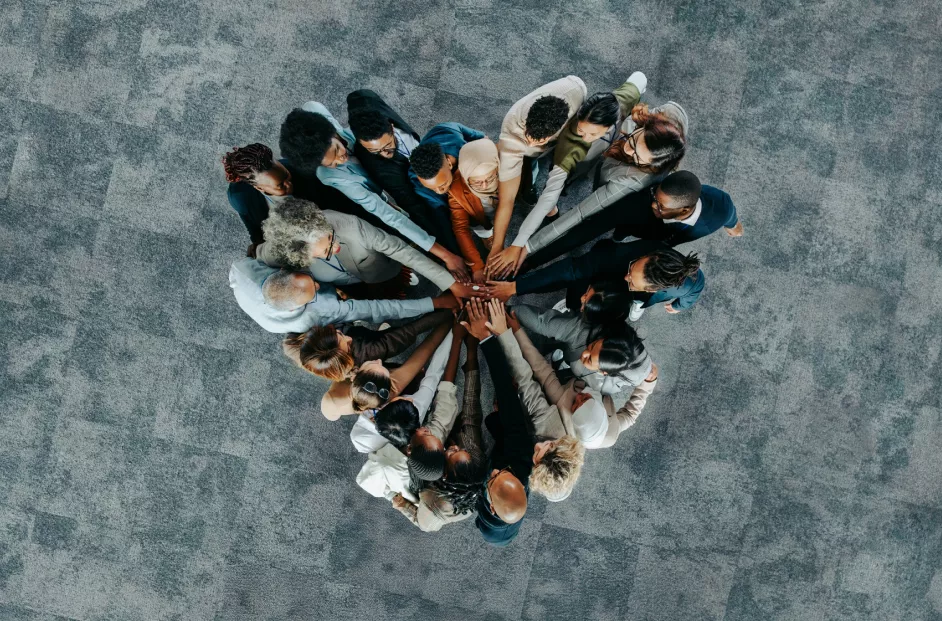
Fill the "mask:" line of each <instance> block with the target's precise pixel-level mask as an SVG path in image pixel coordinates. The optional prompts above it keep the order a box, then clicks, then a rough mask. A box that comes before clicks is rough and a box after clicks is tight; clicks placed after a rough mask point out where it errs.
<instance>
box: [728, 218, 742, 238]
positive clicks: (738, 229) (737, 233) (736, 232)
mask: <svg viewBox="0 0 942 621" xmlns="http://www.w3.org/2000/svg"><path fill="white" fill-rule="evenodd" d="M726 234H727V235H729V236H730V237H742V220H740V221H739V222H737V223H736V226H734V227H733V228H731V229H726Z"/></svg>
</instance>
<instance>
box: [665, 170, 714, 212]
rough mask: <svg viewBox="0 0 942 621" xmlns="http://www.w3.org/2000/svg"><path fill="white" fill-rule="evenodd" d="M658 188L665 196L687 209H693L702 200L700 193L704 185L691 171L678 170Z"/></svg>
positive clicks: (668, 176)
mask: <svg viewBox="0 0 942 621" xmlns="http://www.w3.org/2000/svg"><path fill="white" fill-rule="evenodd" d="M658 187H659V188H660V190H661V192H664V194H667V195H668V196H670V197H671V198H673V199H675V200H677V201H680V202H681V203H683V204H684V205H685V206H687V207H693V206H694V205H696V204H697V201H698V200H700V191H701V190H702V189H703V184H702V183H700V179H699V178H697V176H696V175H695V174H693V173H692V172H690V171H689V170H678V171H677V172H674V173H671V174H669V175H667V177H666V178H665V179H664V181H661V184H660V185H659V186H658Z"/></svg>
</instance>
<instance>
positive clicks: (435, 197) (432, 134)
mask: <svg viewBox="0 0 942 621" xmlns="http://www.w3.org/2000/svg"><path fill="white" fill-rule="evenodd" d="M484 137H485V136H484V132H479V131H478V130H476V129H471V128H470V127H465V126H464V125H462V124H461V123H439V124H438V125H436V126H435V127H433V128H432V129H430V130H429V131H428V133H427V134H425V136H423V138H422V141H421V142H420V143H419V144H420V145H421V144H428V143H435V144H438V145H439V146H441V148H442V152H443V153H444V154H445V155H450V156H452V157H453V158H456V159H457V158H458V151H461V147H463V146H464V145H466V144H468V143H469V142H471V141H473V140H480V139H481V138H484ZM409 178H410V179H412V183H413V185H415V193H416V194H418V195H419V196H421V197H422V198H423V199H425V201H426V202H427V203H428V204H429V205H431V206H432V207H441V208H444V209H447V208H448V195H447V194H436V193H435V192H433V191H431V190H429V189H428V188H427V187H425V186H424V185H422V183H421V182H420V181H419V178H418V176H417V175H416V174H415V172H413V170H412V169H411V168H410V169H409Z"/></svg>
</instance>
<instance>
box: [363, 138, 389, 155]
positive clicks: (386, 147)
mask: <svg viewBox="0 0 942 621" xmlns="http://www.w3.org/2000/svg"><path fill="white" fill-rule="evenodd" d="M367 151H369V152H370V153H372V154H373V155H380V154H381V153H385V154H388V155H392V154H393V153H395V152H396V136H395V134H393V139H392V142H391V143H389V144H386V145H383V146H381V147H380V148H378V149H367Z"/></svg>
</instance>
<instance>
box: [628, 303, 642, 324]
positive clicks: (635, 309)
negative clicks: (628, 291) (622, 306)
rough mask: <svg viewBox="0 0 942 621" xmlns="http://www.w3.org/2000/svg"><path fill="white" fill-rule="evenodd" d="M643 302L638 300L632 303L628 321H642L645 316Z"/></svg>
mask: <svg viewBox="0 0 942 621" xmlns="http://www.w3.org/2000/svg"><path fill="white" fill-rule="evenodd" d="M642 305H643V302H639V301H638V300H633V301H632V302H631V310H630V311H628V321H638V320H639V319H641V315H643V314H644V308H642Z"/></svg>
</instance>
